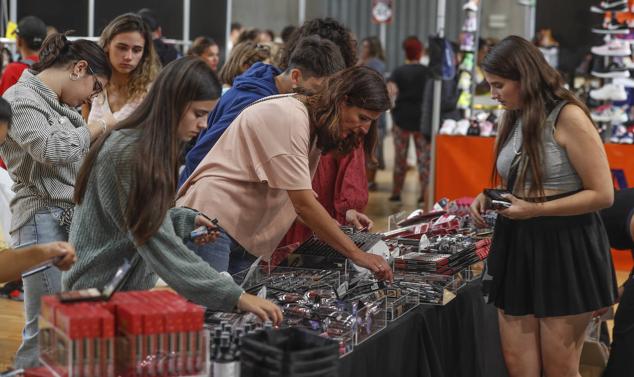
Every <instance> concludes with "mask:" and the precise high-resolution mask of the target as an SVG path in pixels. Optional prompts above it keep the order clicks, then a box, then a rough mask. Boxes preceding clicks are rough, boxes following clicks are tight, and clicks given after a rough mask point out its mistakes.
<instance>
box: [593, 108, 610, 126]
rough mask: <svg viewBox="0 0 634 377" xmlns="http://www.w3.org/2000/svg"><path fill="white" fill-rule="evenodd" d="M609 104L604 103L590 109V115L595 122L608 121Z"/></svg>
mask: <svg viewBox="0 0 634 377" xmlns="http://www.w3.org/2000/svg"><path fill="white" fill-rule="evenodd" d="M610 107H611V105H610V104H605V105H601V106H597V107H595V108H594V109H592V111H590V117H591V118H592V120H594V121H595V122H609V121H610V118H609V117H608V116H607V115H608V114H607V112H608V110H609V109H610Z"/></svg>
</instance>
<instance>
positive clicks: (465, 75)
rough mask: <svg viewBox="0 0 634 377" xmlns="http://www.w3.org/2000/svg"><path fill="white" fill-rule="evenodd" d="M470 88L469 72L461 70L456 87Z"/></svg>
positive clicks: (461, 88)
mask: <svg viewBox="0 0 634 377" xmlns="http://www.w3.org/2000/svg"><path fill="white" fill-rule="evenodd" d="M470 88H471V74H470V73H469V72H467V71H462V73H461V74H460V78H459V79H458V89H460V90H469V89H470Z"/></svg>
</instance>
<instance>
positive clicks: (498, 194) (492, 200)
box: [484, 189, 512, 211]
mask: <svg viewBox="0 0 634 377" xmlns="http://www.w3.org/2000/svg"><path fill="white" fill-rule="evenodd" d="M504 194H509V195H510V194H511V193H510V192H509V191H507V190H500V189H484V196H486V197H487V208H490V209H493V210H496V211H498V210H503V209H506V208H509V207H510V206H511V204H512V203H511V201H510V200H509V199H507V198H505V197H504V196H503V195H504Z"/></svg>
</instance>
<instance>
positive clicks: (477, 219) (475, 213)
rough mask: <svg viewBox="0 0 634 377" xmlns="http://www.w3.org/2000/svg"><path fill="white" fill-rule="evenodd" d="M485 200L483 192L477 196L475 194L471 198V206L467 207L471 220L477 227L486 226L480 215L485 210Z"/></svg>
mask: <svg viewBox="0 0 634 377" xmlns="http://www.w3.org/2000/svg"><path fill="white" fill-rule="evenodd" d="M486 200H487V199H486V196H485V195H484V193H480V194H479V195H478V196H476V198H475V199H474V200H473V203H471V206H470V207H469V214H470V215H471V218H472V219H473V222H474V223H475V225H476V226H477V227H480V228H484V227H486V226H487V224H486V222H485V221H484V219H483V218H482V215H481V214H482V213H484V211H486Z"/></svg>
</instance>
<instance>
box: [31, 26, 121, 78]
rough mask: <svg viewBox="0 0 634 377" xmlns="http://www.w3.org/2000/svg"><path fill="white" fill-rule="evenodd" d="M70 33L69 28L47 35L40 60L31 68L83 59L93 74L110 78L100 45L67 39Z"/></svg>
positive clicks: (110, 71)
mask: <svg viewBox="0 0 634 377" xmlns="http://www.w3.org/2000/svg"><path fill="white" fill-rule="evenodd" d="M72 33H73V31H72V30H70V31H67V32H65V33H54V34H51V35H49V36H48V37H47V38H46V39H45V40H44V43H43V44H42V49H41V50H40V55H39V57H40V61H39V62H37V63H35V64H33V67H32V69H33V70H34V71H37V72H42V71H44V70H45V69H48V68H53V67H64V66H67V65H69V64H71V63H73V62H76V61H77V60H85V61H86V62H88V66H89V67H90V69H92V71H93V72H94V73H95V74H97V75H102V76H105V77H107V78H108V79H110V75H111V74H112V69H111V68H110V63H109V62H108V57H107V56H106V54H105V53H104V52H103V50H102V49H101V47H99V45H98V44H96V43H95V42H92V41H89V40H86V39H78V40H76V41H69V40H68V39H67V38H66V36H67V35H70V34H72Z"/></svg>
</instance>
